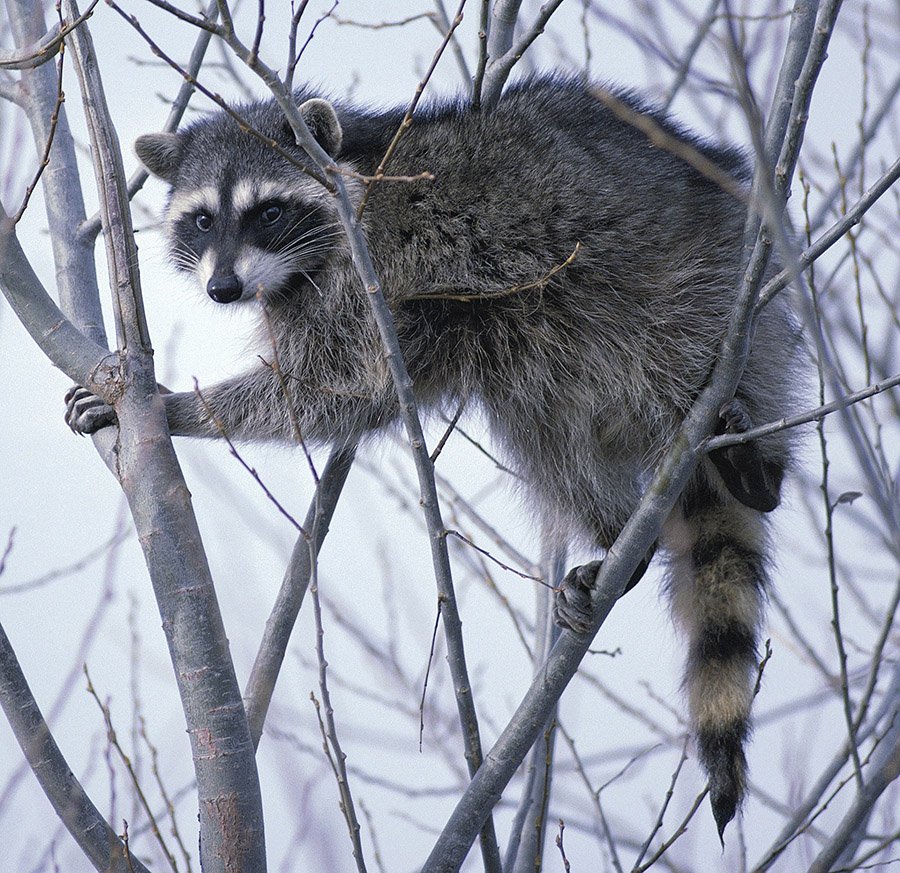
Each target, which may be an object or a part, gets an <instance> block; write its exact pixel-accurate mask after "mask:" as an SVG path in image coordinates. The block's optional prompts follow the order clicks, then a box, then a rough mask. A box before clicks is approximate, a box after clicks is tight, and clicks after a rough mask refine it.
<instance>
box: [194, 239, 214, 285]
mask: <svg viewBox="0 0 900 873" xmlns="http://www.w3.org/2000/svg"><path fill="white" fill-rule="evenodd" d="M215 258H216V256H215V254H214V252H213V250H212V249H207V250H206V251H205V252H204V253H203V257H202V258H200V260H199V261H197V282H199V283H200V287H201V288H202V289H203V290H204V291H206V285H207V283H208V282H209V280H210V279H211V278H212V274H213V270H215V268H216V260H215Z"/></svg>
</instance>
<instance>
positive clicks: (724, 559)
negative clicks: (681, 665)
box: [663, 461, 767, 840]
mask: <svg viewBox="0 0 900 873" xmlns="http://www.w3.org/2000/svg"><path fill="white" fill-rule="evenodd" d="M719 482H720V480H719V477H718V475H717V473H716V472H715V470H714V468H713V466H712V464H711V463H710V462H709V461H704V462H703V465H702V466H701V467H700V468H698V470H697V473H696V474H695V475H694V478H693V479H692V480H691V483H690V484H689V486H688V488H687V489H686V491H685V493H684V494H683V495H682V497H681V500H680V503H679V505H678V506H677V507H676V508H675V510H673V512H672V515H671V517H670V518H669V520H668V521H667V523H666V527H665V529H664V531H663V542H664V544H665V546H666V548H667V550H668V551H669V553H670V554H671V555H672V561H671V566H670V572H669V581H668V585H669V591H670V595H671V599H672V611H673V614H674V617H675V620H676V623H677V624H679V625H680V626H681V628H682V629H683V630H684V632H685V633H686V635H687V638H688V643H689V653H688V659H687V667H686V670H685V676H684V688H685V691H686V693H687V698H688V705H689V712H690V720H691V726H692V730H693V733H694V736H695V739H696V744H697V750H698V755H699V758H700V762H701V764H702V765H703V768H704V769H705V770H706V773H707V775H708V776H709V793H710V800H711V802H712V810H713V816H714V818H715V820H716V825H717V827H718V830H719V839H720V840H721V839H722V834H723V832H724V830H725V826H726V825H727V824H728V822H730V821H731V820H732V819H733V818H734V816H735V813H736V812H737V810H738V808H739V807H740V805H741V803H742V802H743V799H744V794H745V792H746V785H747V760H746V757H745V756H744V744H745V743H746V741H747V738H748V736H749V734H750V705H751V702H752V700H753V695H754V686H755V681H756V675H757V664H758V658H757V641H758V636H759V630H760V625H761V622H762V615H763V605H764V600H765V588H766V583H767V579H766V557H765V556H766V551H767V542H766V539H767V538H766V525H765V519H764V517H763V516H762V514H761V513H760V512H758V511H755V510H753V509H751V508H749V507H747V506H745V505H743V504H741V503H740V502H738V501H737V500H736V499H735V498H734V497H732V496H731V495H730V494H729V493H728V491H727V490H726V488H725V487H724V485H720V484H719Z"/></svg>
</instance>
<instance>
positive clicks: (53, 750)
mask: <svg viewBox="0 0 900 873" xmlns="http://www.w3.org/2000/svg"><path fill="white" fill-rule="evenodd" d="M0 707H2V708H3V712H4V714H5V715H6V718H7V719H8V721H9V724H10V727H11V728H12V730H13V733H14V734H15V737H16V740H18V743H19V745H20V746H21V747H22V752H23V754H24V755H25V758H26V760H27V761H28V763H29V764H30V765H31V769H32V770H33V771H34V775H35V776H36V777H37V780H38V782H39V783H40V785H41V788H42V789H43V791H44V794H45V795H46V796H47V799H48V800H49V801H50V803H51V804H52V806H53V808H54V809H55V810H56V814H57V815H58V816H59V817H60V819H61V820H62V822H63V824H64V825H65V826H66V828H67V830H68V831H69V833H70V834H71V835H72V837H73V839H74V840H75V842H77V843H78V845H79V846H80V847H81V850H82V851H83V852H84V854H85V855H86V856H87V857H88V860H90V862H91V864H93V865H94V867H95V868H96V869H97V870H98V871H101V873H149V871H148V870H147V868H146V867H145V866H144V865H143V864H142V863H141V862H140V861H139V860H138V859H137V858H135V857H134V855H132V854H130V853H129V852H127V850H126V848H125V844H124V843H123V842H122V839H121V838H120V837H119V835H118V834H117V833H116V832H115V831H114V830H113V829H112V828H111V827H110V825H109V824H108V822H107V821H106V819H104V818H103V816H102V815H101V814H100V811H99V810H98V809H97V807H96V806H94V804H93V802H92V801H91V799H90V798H89V797H88V796H87V794H86V793H85V791H84V788H83V787H82V786H81V783H80V782H79V781H78V779H77V777H76V776H75V774H74V773H73V772H72V770H71V769H70V767H69V765H68V764H67V763H66V760H65V758H64V757H63V755H62V752H60V750H59V746H57V745H56V741H55V740H54V739H53V735H52V734H51V733H50V727H49V725H48V724H47V722H46V721H44V717H43V715H42V714H41V710H40V708H39V707H38V705H37V701H36V700H35V699H34V696H33V695H32V693H31V689H30V688H29V687H28V682H27V680H26V679H25V675H24V674H23V673H22V668H21V667H20V666H19V661H18V659H17V658H16V653H15V652H14V651H13V648H12V645H11V643H10V641H9V638H8V637H7V635H6V631H5V630H4V629H3V625H2V624H0Z"/></svg>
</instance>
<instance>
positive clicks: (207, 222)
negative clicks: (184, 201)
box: [194, 212, 213, 233]
mask: <svg viewBox="0 0 900 873" xmlns="http://www.w3.org/2000/svg"><path fill="white" fill-rule="evenodd" d="M194 223H195V224H196V225H197V228H198V230H200V231H202V232H203V233H208V232H209V231H211V230H212V226H213V220H212V216H211V215H209V214H207V213H206V212H198V213H197V214H196V215H195V216H194Z"/></svg>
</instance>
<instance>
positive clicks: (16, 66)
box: [0, 0, 100, 70]
mask: <svg viewBox="0 0 900 873" xmlns="http://www.w3.org/2000/svg"><path fill="white" fill-rule="evenodd" d="M99 2H100V0H92V2H91V3H90V5H89V6H88V8H87V9H86V10H85V11H84V12H82V13H81V15H79V16H78V17H77V18H76V19H75V20H74V21H72V22H65V21H63V22H61V23H59V24H55V25H54V26H53V27H52V28H50V30H49V31H48V32H47V34H46V35H45V36H44V37H42V38H41V39H40V40H38V42H36V43H32V44H31V45H29V46H25V47H24V48H20V49H16V50H15V51H11V52H0V70H33V69H35V68H37V67H40V66H41V65H42V64H46V63H47V61H50V60H52V59H53V58H54V57H55V56H56V55H57V53H58V52H60V51H61V50H62V46H63V40H65V38H66V36H68V34H70V33H71V32H72V31H73V30H74V29H75V28H76V27H78V25H80V24H81V23H82V22H83V21H87V19H88V18H90V17H91V16H92V15H93V14H94V7H95V6H96V5H97V4H98V3H99Z"/></svg>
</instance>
